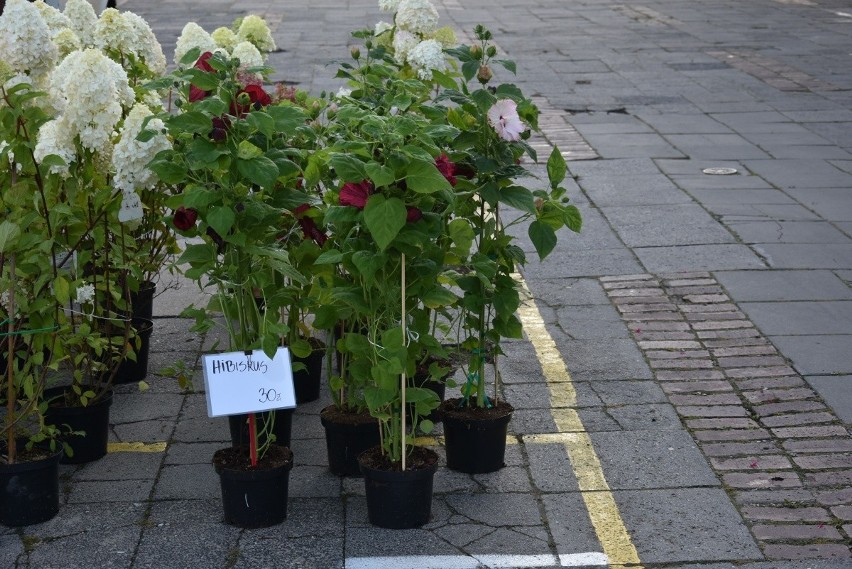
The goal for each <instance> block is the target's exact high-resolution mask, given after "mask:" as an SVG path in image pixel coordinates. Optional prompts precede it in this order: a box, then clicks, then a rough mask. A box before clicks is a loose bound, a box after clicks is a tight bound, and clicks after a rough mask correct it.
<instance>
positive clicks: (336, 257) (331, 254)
mask: <svg viewBox="0 0 852 569" xmlns="http://www.w3.org/2000/svg"><path fill="white" fill-rule="evenodd" d="M342 260H343V253H341V252H340V251H338V250H337V249H330V250H328V251H325V252H323V253H322V254H321V255H320V256H319V257H317V258H316V260H315V261H314V264H315V265H333V264H336V263H339V262H341V261H342Z"/></svg>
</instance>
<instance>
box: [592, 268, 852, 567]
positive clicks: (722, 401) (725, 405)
mask: <svg viewBox="0 0 852 569" xmlns="http://www.w3.org/2000/svg"><path fill="white" fill-rule="evenodd" d="M600 281H601V283H602V285H603V288H604V289H605V290H606V292H607V296H608V297H609V299H610V300H611V301H612V302H613V304H614V305H615V306H616V308H617V309H618V311H619V313H620V314H621V317H622V318H623V319H624V321H625V322H626V324H627V326H628V327H629V329H630V331H631V335H632V337H633V338H634V339H635V340H636V343H637V345H638V346H639V347H640V348H641V349H642V351H643V354H644V356H645V358H646V359H647V361H648V364H649V365H650V367H651V368H652V369H653V370H655V373H656V376H657V379H658V380H659V381H660V386H661V387H662V389H663V390H664V391H665V392H666V393H667V395H668V399H669V401H670V402H671V403H672V404H673V405H674V407H675V409H676V410H677V413H678V415H679V416H680V417H681V420H682V421H683V423H684V425H685V426H686V427H687V428H688V429H689V430H690V432H691V433H692V436H693V437H694V439H695V441H696V443H697V444H698V446H699V448H700V449H701V450H702V451H703V453H704V454H705V455H706V456H707V457H708V459H709V462H710V465H711V466H712V468H713V470H714V471H715V472H716V473H717V474H718V475H719V476H720V478H721V480H722V483H723V485H724V486H725V488H726V489H727V490H728V492H729V493H730V495H731V497H732V499H733V500H734V501H735V503H736V504H737V505H738V506H740V513H741V514H742V515H743V518H744V519H745V520H746V522H747V523H748V524H749V526H750V528H751V532H752V534H753V535H754V537H755V539H757V540H758V542H759V543H760V545H761V547H762V549H763V551H764V554H765V555H766V556H767V558H769V559H805V558H810V557H828V558H849V557H852V553H850V550H849V547H848V544H849V538H850V537H852V533H850V530H852V525H850V524H849V523H848V522H849V520H850V515H852V493H850V492H849V491H848V489H849V485H850V483H852V455H849V454H845V453H846V452H848V451H850V450H852V439H851V438H850V436H849V431H848V430H847V429H846V427H845V426H844V425H843V424H842V422H841V421H840V420H839V419H838V418H837V416H836V415H835V414H834V413H833V412H832V411H831V409H829V408H828V407H827V406H826V405H825V403H824V402H823V401H822V400H821V399H820V397H819V396H818V394H817V393H816V392H814V390H813V389H811V388H810V387H808V386H807V383H806V382H805V380H804V379H803V378H802V377H801V375H800V374H798V373H797V372H796V370H795V369H794V368H793V367H791V366H790V365H789V362H788V361H787V360H786V358H784V357H783V356H782V355H781V354H780V353H779V352H778V350H777V349H776V348H775V347H774V346H773V345H772V344H771V343H770V342H769V341H768V340H767V339H766V338H765V337H764V336H763V335H762V334H761V332H760V331H759V330H758V329H757V328H756V327H755V326H754V324H752V322H750V321H749V319H748V318H747V317H746V315H745V314H743V313H742V312H741V311H740V310H739V309H738V308H737V306H736V304H735V303H733V302H732V300H731V298H730V296H729V295H728V294H727V293H726V292H725V290H724V288H723V287H722V286H720V285H719V283H718V282H717V281H716V279H715V278H713V276H712V275H711V274H710V273H706V272H700V273H674V274H662V275H650V274H639V275H622V276H617V277H602V278H601V279H600Z"/></svg>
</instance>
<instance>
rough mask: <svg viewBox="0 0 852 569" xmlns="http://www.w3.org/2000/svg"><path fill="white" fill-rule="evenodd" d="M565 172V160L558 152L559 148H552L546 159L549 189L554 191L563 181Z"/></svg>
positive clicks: (566, 170) (566, 168)
mask: <svg viewBox="0 0 852 569" xmlns="http://www.w3.org/2000/svg"><path fill="white" fill-rule="evenodd" d="M567 172H568V165H567V164H565V158H564V157H563V156H562V153H561V152H560V151H559V147H558V146H554V147H553V152H551V153H550V158H548V159H547V178H548V179H549V180H550V187H551V188H553V189H554V190H555V189H556V188H557V186H559V184H561V183H562V180H564V179H565V174H566V173H567Z"/></svg>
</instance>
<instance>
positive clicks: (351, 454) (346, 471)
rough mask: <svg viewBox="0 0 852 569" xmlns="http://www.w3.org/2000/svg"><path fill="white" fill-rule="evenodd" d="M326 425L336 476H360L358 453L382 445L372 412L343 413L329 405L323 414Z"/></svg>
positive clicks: (329, 461) (323, 421)
mask: <svg viewBox="0 0 852 569" xmlns="http://www.w3.org/2000/svg"><path fill="white" fill-rule="evenodd" d="M320 422H321V423H322V426H323V427H324V428H325V445H326V449H327V450H328V468H329V470H331V473H332V474H334V475H337V476H358V475H359V474H360V473H361V470H360V468H359V467H358V455H360V454H361V453H362V452H364V451H365V450H367V449H368V448H370V447H374V446H376V445H378V444H379V440H380V438H379V424H378V421H376V419H374V418H373V417H371V416H370V415H368V414H366V413H363V414H355V413H340V412H337V408H336V407H335V406H334V405H329V406H328V407H326V408H325V409H323V410H322V412H321V413H320Z"/></svg>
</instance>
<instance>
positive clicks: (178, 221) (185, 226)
mask: <svg viewBox="0 0 852 569" xmlns="http://www.w3.org/2000/svg"><path fill="white" fill-rule="evenodd" d="M197 219H198V212H197V211H195V210H194V209H192V208H189V209H186V208H185V207H183V206H180V207H179V208H177V211H175V216H174V219H173V220H172V222H173V223H174V224H175V228H177V229H178V230H180V231H189V230H190V229H191V228H193V227H195V220H197Z"/></svg>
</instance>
